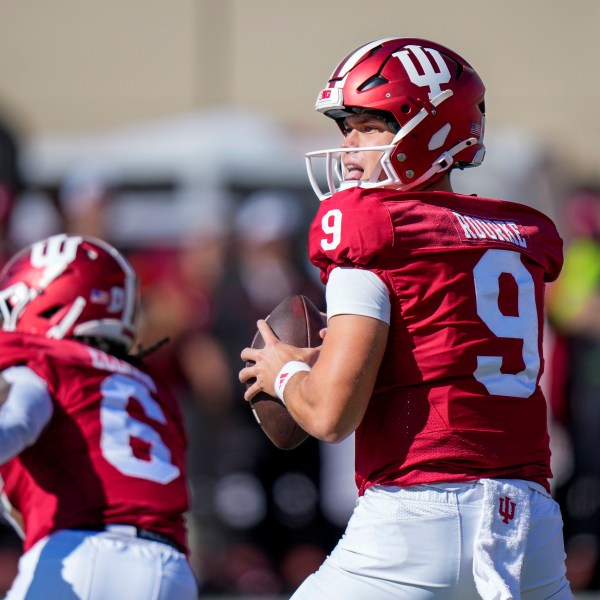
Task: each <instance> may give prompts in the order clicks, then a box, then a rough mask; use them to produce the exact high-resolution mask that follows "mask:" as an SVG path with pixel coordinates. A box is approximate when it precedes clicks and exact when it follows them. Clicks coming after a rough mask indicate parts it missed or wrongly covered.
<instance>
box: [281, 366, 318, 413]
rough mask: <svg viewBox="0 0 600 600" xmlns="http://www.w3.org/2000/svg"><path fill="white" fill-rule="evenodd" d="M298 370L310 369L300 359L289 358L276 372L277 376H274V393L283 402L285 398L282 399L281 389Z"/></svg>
mask: <svg viewBox="0 0 600 600" xmlns="http://www.w3.org/2000/svg"><path fill="white" fill-rule="evenodd" d="M300 371H307V372H309V371H311V368H310V367H309V366H308V365H307V364H306V363H305V362H302V361H300V360H290V362H287V363H285V365H283V367H281V370H280V371H279V373H277V377H275V385H274V387H275V393H276V394H277V397H278V398H279V399H280V400H281V401H282V402H283V404H285V400H284V399H283V391H284V390H285V386H286V385H287V384H288V381H289V380H290V379H291V378H292V377H293V376H294V375H295V374H296V373H299V372H300Z"/></svg>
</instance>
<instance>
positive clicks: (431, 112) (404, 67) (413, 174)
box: [306, 38, 485, 199]
mask: <svg viewBox="0 0 600 600" xmlns="http://www.w3.org/2000/svg"><path fill="white" fill-rule="evenodd" d="M484 95H485V87H484V85H483V82H482V81H481V79H480V78H479V76H478V75H477V73H476V72H475V70H474V69H473V67H471V65H470V64H469V63H468V62H467V61H465V60H464V59H463V58H461V57H460V56H459V55H458V54H456V53H455V52H453V51H452V50H449V49H448V48H445V47H444V46H441V45H440V44H437V43H435V42H430V41H427V40H422V39H416V38H388V39H382V40H377V41H374V42H371V43H369V44H366V45H364V46H361V47H360V48H358V49H357V50H355V51H354V52H352V53H350V54H349V55H348V56H347V57H346V58H345V59H344V60H343V61H342V62H341V63H340V64H339V65H338V66H337V67H336V68H335V70H334V71H333V73H332V75H331V77H330V79H329V82H328V83H327V86H326V87H325V88H324V89H323V90H322V91H321V92H320V93H319V96H318V98H317V103H316V109H317V111H319V112H321V113H323V114H325V115H326V116H328V117H330V118H331V119H334V120H335V121H336V122H337V123H338V125H339V126H340V128H341V129H342V131H343V124H344V119H345V118H346V117H348V116H350V115H353V114H359V113H368V114H372V115H374V116H377V117H379V118H381V119H383V120H385V121H386V122H387V123H388V125H389V126H390V128H391V130H392V131H393V132H394V134H395V135H394V138H393V141H392V142H391V143H390V144H389V145H386V146H376V147H373V148H372V149H368V150H367V149H365V148H361V151H364V150H367V151H373V152H379V153H380V154H381V159H380V168H379V169H377V170H376V171H375V172H374V173H373V174H372V175H371V177H370V178H369V180H367V181H363V180H361V181H356V180H352V181H344V173H343V168H342V164H341V158H340V157H341V154H342V153H344V152H352V151H354V150H353V149H352V148H332V149H329V150H319V151H316V152H309V153H308V154H307V155H306V160H307V168H308V173H309V178H310V181H311V184H312V186H313V189H314V190H315V192H316V193H317V195H318V196H319V197H320V198H321V199H324V198H326V197H328V196H330V195H331V194H333V193H334V192H335V191H337V190H338V189H344V188H345V187H349V186H355V185H358V186H362V187H388V188H394V189H400V190H409V189H419V188H423V187H425V186H426V185H428V184H430V183H431V182H433V181H435V180H436V179H438V178H439V177H441V174H442V173H444V172H445V171H447V170H448V169H452V168H465V167H473V166H478V165H479V164H481V162H482V160H483V157H484V154H485V147H484V145H483V134H484V124H485V104H484ZM319 158H320V159H324V169H325V177H326V181H327V187H328V191H327V192H326V193H323V192H322V191H321V189H320V184H319V181H318V176H317V174H316V167H315V165H316V163H317V162H318V160H317V159H319Z"/></svg>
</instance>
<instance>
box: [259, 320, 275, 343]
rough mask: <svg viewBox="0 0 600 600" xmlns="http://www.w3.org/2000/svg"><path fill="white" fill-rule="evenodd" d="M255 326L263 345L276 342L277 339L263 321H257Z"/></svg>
mask: <svg viewBox="0 0 600 600" xmlns="http://www.w3.org/2000/svg"><path fill="white" fill-rule="evenodd" d="M256 326H257V327H258V331H259V332H260V334H261V335H262V338H263V340H264V341H265V344H268V343H271V342H276V341H277V340H278V339H279V338H278V337H277V336H276V335H275V334H274V333H273V330H272V329H271V328H270V327H269V324H268V323H267V322H266V321H265V320H264V319H260V320H259V321H257V323H256Z"/></svg>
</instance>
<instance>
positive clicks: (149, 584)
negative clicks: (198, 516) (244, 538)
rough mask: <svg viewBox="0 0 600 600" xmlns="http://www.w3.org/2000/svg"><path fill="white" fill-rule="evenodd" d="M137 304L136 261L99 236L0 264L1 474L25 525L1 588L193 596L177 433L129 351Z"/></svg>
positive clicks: (160, 390)
mask: <svg viewBox="0 0 600 600" xmlns="http://www.w3.org/2000/svg"><path fill="white" fill-rule="evenodd" d="M138 305H139V291H138V281H137V277H136V274H135V272H134V271H133V269H132V267H131V265H130V264H129V262H128V261H127V260H126V259H125V258H124V257H123V256H122V255H121V254H120V253H119V252H118V251H117V250H115V249H114V248H113V247H111V246H110V245H109V244H107V243H105V242H103V241H101V240H98V239H94V238H88V237H82V236H74V235H73V236H67V235H56V236H53V237H50V238H48V239H46V240H43V241H40V242H37V243H34V244H33V245H31V246H30V247H28V248H26V249H24V250H22V251H21V252H19V253H17V254H16V255H15V256H14V257H13V258H12V259H11V260H10V261H9V262H8V263H7V264H6V266H5V267H4V269H3V270H2V271H1V272H0V311H1V313H2V331H1V332H0V402H1V406H0V463H1V466H0V475H1V476H2V479H3V482H4V486H3V493H4V494H5V495H6V499H7V505H8V506H9V507H10V506H11V507H12V508H13V509H15V510H16V511H18V512H17V513H16V514H17V515H19V513H20V516H19V517H18V518H17V521H18V522H19V524H20V525H22V528H23V534H24V554H23V556H22V557H21V559H20V561H19V570H18V575H17V577H16V579H15V581H14V583H13V586H12V588H11V590H10V591H9V592H8V595H7V598H9V599H10V600H17V599H24V598H27V599H30V600H33V599H36V598H39V599H41V598H45V599H50V600H51V599H53V598H56V599H58V598H61V599H62V598H80V599H84V598H85V599H88V598H111V599H112V600H115V599H123V600H125V599H127V600H135V599H139V600H147V599H148V598H157V599H160V600H168V599H172V600H182V599H183V600H188V599H189V600H191V599H193V598H196V597H197V584H196V581H195V578H194V575H193V573H192V570H191V568H190V565H189V562H188V558H187V554H188V547H187V542H186V527H185V522H184V516H183V515H184V512H185V511H186V510H187V508H188V492H187V487H186V473H185V452H186V434H185V431H184V427H183V422H182V418H181V415H180V412H179V408H178V405H177V403H176V401H175V399H174V397H173V396H172V395H171V393H170V392H169V391H168V390H167V389H165V388H164V387H163V386H161V384H160V383H159V382H157V381H155V380H154V379H153V378H152V377H151V375H150V374H149V373H147V372H146V370H145V369H144V366H143V364H142V362H141V360H138V359H137V358H135V356H132V355H131V353H130V352H131V348H132V345H133V343H134V339H135V331H136V325H135V318H136V313H137V310H138ZM14 514H15V513H13V516H14ZM21 517H22V518H21Z"/></svg>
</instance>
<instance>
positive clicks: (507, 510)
mask: <svg viewBox="0 0 600 600" xmlns="http://www.w3.org/2000/svg"><path fill="white" fill-rule="evenodd" d="M516 506H517V505H516V504H515V503H514V502H512V501H511V499H510V498H509V497H508V496H505V497H504V498H500V508H499V509H498V512H499V513H500V516H501V517H503V519H502V521H503V522H504V523H506V524H507V525H508V522H509V521H512V520H513V519H514V518H515V507H516Z"/></svg>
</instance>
